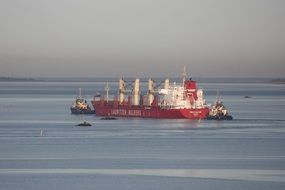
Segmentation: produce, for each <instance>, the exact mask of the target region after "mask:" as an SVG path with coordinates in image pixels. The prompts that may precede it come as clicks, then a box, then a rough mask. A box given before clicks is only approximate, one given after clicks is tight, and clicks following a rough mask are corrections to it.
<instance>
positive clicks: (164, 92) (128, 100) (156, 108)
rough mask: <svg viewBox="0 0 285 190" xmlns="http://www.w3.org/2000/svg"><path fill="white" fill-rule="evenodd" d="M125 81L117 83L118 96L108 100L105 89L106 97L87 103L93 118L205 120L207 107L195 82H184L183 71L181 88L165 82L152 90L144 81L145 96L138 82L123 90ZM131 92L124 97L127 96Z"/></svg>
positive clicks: (167, 81)
mask: <svg viewBox="0 0 285 190" xmlns="http://www.w3.org/2000/svg"><path fill="white" fill-rule="evenodd" d="M126 86H127V85H126V81H125V80H124V79H123V78H120V79H119V90H118V94H117V95H114V96H113V97H112V100H110V99H109V85H108V83H107V85H106V88H105V91H106V94H105V95H103V96H100V97H96V96H94V99H93V100H92V101H91V103H92V105H93V107H94V109H95V110H96V115H97V116H112V117H141V118H167V119H178V118H187V119H206V118H207V116H208V114H209V112H210V106H208V105H207V104H206V101H205V99H204V97H203V90H202V89H198V88H197V84H196V81H194V80H192V79H191V78H189V79H188V77H187V75H186V69H185V68H184V72H183V74H182V81H181V84H176V83H175V82H174V83H172V84H171V83H170V80H169V79H165V80H164V81H163V82H162V87H161V88H160V89H157V88H155V82H154V80H152V79H149V80H148V89H147V94H146V95H142V94H141V91H140V80H139V79H138V78H137V79H135V81H134V85H133V88H132V89H131V90H128V89H127V88H126ZM128 91H129V92H131V94H130V95H128V96H126V93H127V92H128Z"/></svg>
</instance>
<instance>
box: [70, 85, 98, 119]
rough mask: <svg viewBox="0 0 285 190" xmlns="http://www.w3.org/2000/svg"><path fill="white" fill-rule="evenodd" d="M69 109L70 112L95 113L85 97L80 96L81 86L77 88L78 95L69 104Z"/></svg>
mask: <svg viewBox="0 0 285 190" xmlns="http://www.w3.org/2000/svg"><path fill="white" fill-rule="evenodd" d="M70 111H71V113H72V114H95V110H92V109H91V108H90V106H89V105H88V104H87V101H86V99H85V98H83V97H82V95H81V88H79V96H78V97H77V98H76V99H75V101H74V102H73V104H72V105H71V107H70Z"/></svg>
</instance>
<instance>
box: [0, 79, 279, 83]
mask: <svg viewBox="0 0 285 190" xmlns="http://www.w3.org/2000/svg"><path fill="white" fill-rule="evenodd" d="M169 78H170V80H171V81H173V82H180V81H181V78H179V77H169ZM124 79H125V80H126V81H128V82H131V81H133V80H134V78H132V77H125V78H124ZM152 79H153V80H154V81H156V82H157V83H159V82H162V81H164V79H165V78H163V77H157V78H152ZM192 79H193V80H195V81H197V82H199V83H269V84H285V78H226V77H225V78H215V77H212V78H203V77H193V78H192ZM140 81H141V82H147V81H148V78H147V77H140ZM0 82H118V78H117V77H81V78H80V77H74V78H72V77H41V78H29V77H26V78H16V77H0Z"/></svg>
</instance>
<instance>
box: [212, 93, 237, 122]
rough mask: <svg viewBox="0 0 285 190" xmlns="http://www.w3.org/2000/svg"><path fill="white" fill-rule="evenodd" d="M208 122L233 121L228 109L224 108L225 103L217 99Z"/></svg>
mask: <svg viewBox="0 0 285 190" xmlns="http://www.w3.org/2000/svg"><path fill="white" fill-rule="evenodd" d="M207 119H208V120H233V117H232V116H231V115H230V113H229V111H228V110H227V108H226V107H225V106H224V104H223V102H221V101H220V100H219V98H218V99H217V101H216V102H215V103H214V105H213V106H212V107H211V110H210V112H209V114H208V117H207Z"/></svg>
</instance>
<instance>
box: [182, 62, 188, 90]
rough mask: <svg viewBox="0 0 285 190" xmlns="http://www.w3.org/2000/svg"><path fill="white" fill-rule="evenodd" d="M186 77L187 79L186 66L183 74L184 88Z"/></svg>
mask: <svg viewBox="0 0 285 190" xmlns="http://www.w3.org/2000/svg"><path fill="white" fill-rule="evenodd" d="M186 77H187V73H186V66H184V68H183V73H182V86H184V84H185V81H186Z"/></svg>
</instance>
